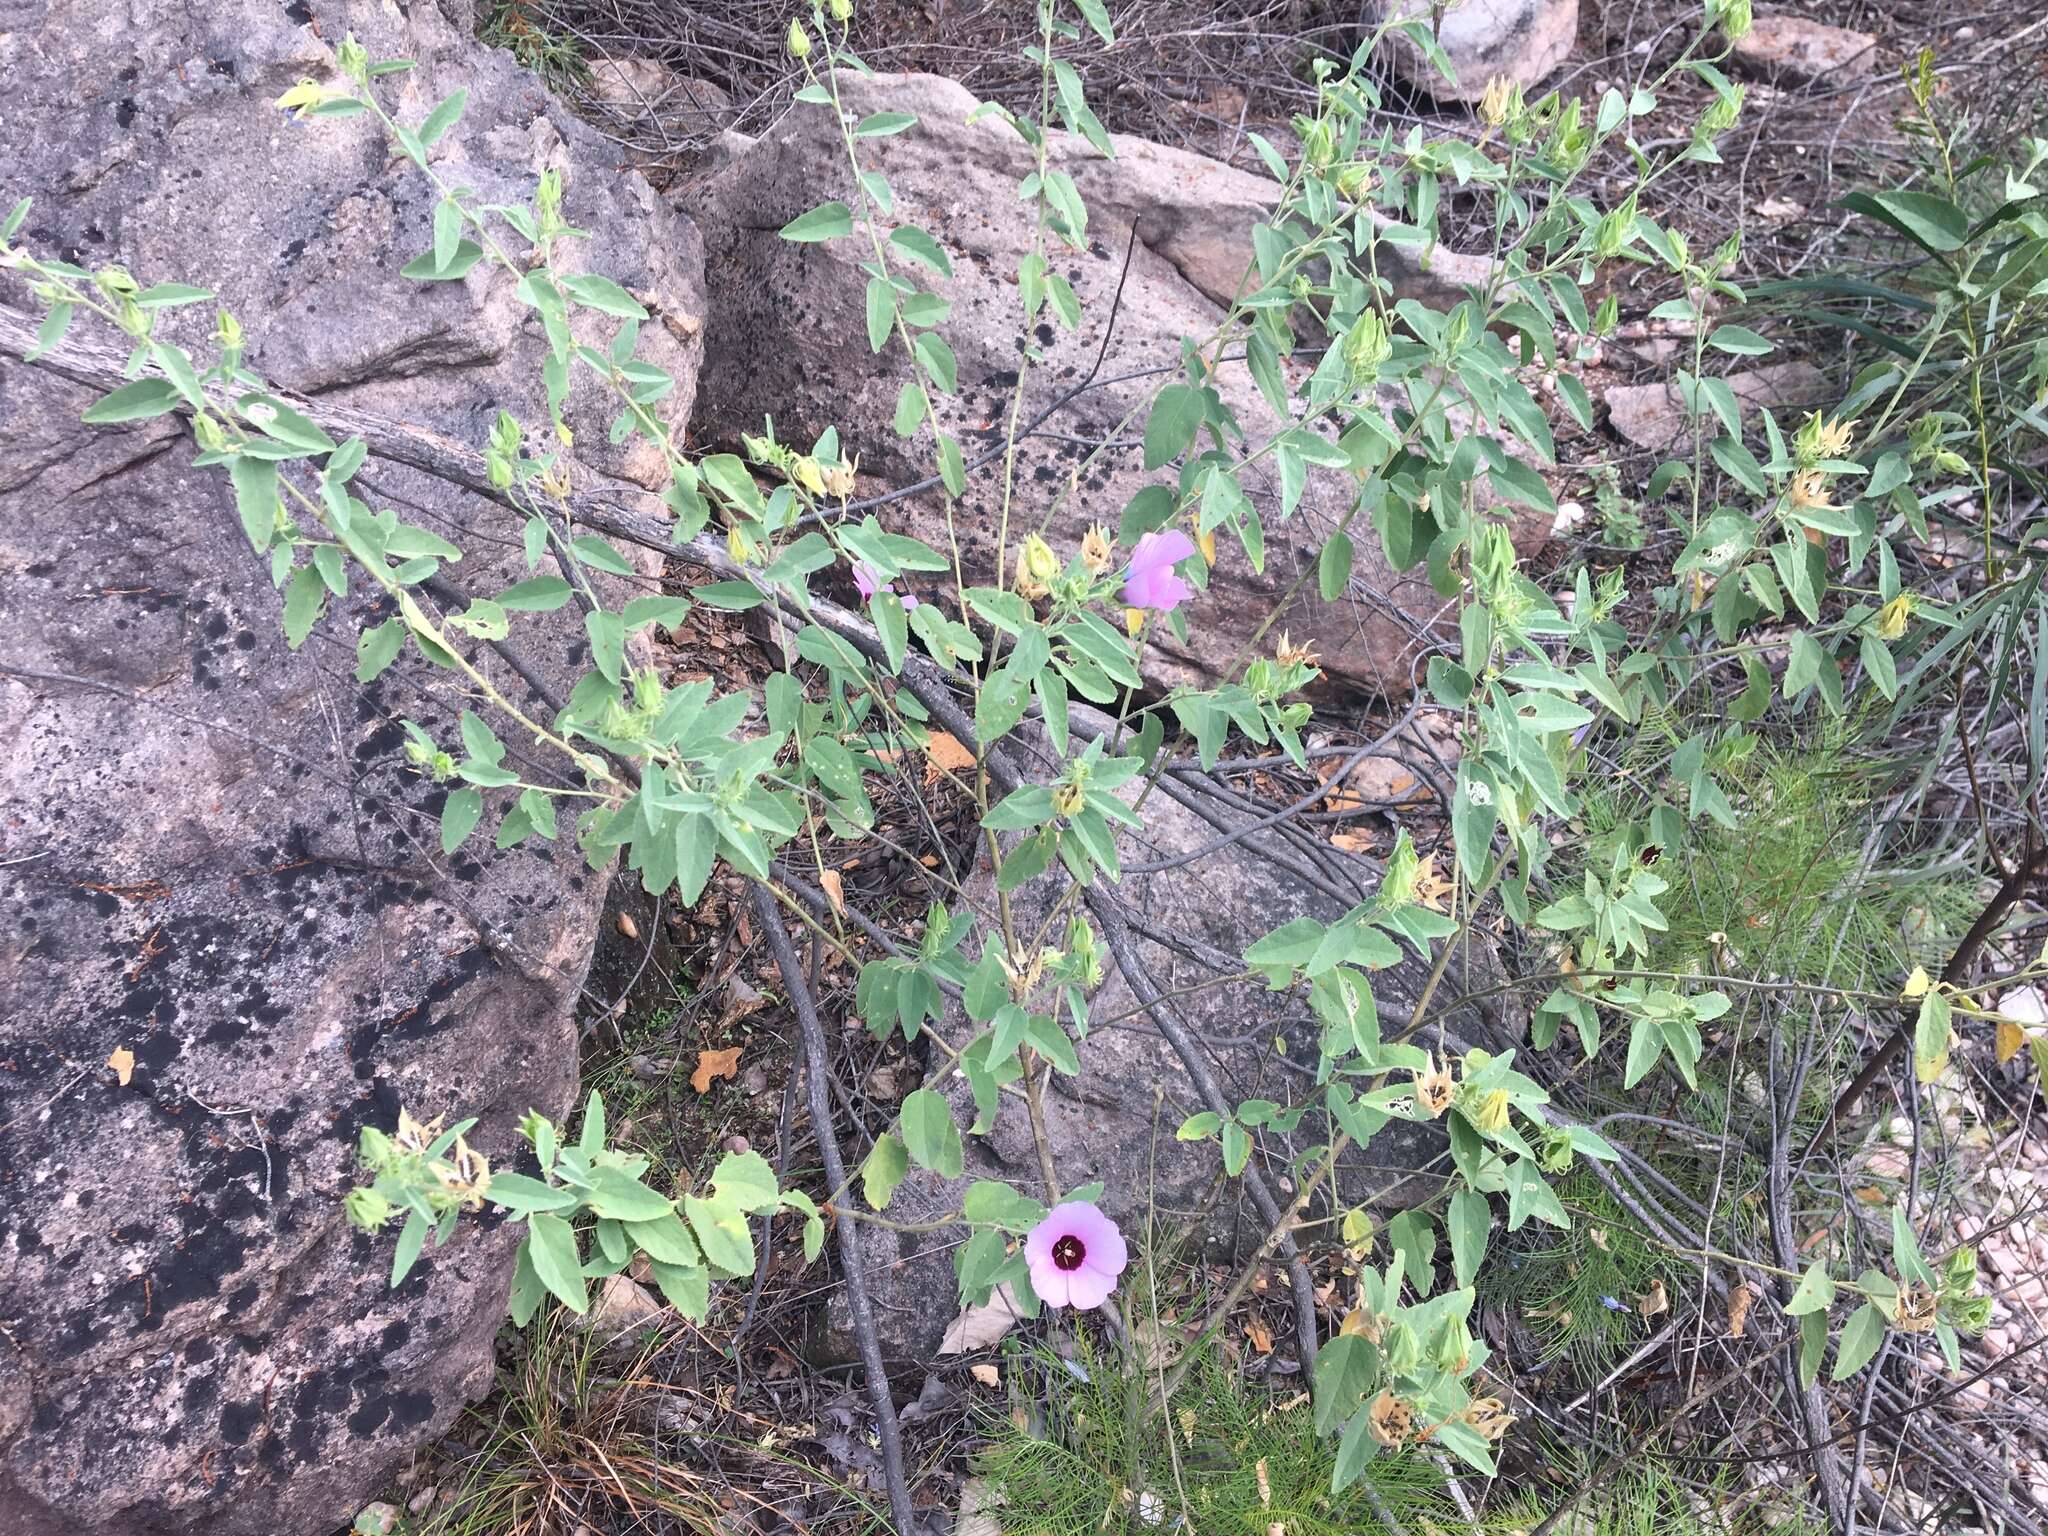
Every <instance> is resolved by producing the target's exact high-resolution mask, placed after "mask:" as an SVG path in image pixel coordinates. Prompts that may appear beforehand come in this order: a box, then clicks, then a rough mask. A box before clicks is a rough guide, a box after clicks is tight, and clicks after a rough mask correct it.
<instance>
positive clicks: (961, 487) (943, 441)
mask: <svg viewBox="0 0 2048 1536" xmlns="http://www.w3.org/2000/svg"><path fill="white" fill-rule="evenodd" d="M939 478H940V479H941V480H943V481H945V483H946V491H947V494H949V495H952V496H962V495H965V494H966V492H967V461H966V460H965V459H963V458H962V457H961V456H960V445H959V444H958V443H956V442H954V441H953V439H952V438H950V437H941V438H940V439H939Z"/></svg>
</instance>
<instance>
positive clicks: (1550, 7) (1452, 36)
mask: <svg viewBox="0 0 2048 1536" xmlns="http://www.w3.org/2000/svg"><path fill="white" fill-rule="evenodd" d="M1391 9H1392V11H1393V13H1394V15H1395V17H1396V19H1397V20H1400V21H1421V22H1425V23H1426V22H1428V20H1429V14H1430V4H1429V0H1395V3H1394V5H1393V6H1392V7H1391ZM1381 14H1382V15H1384V14H1386V11H1384V10H1383V11H1382V12H1381ZM1578 35H1579V0H1460V3H1457V4H1454V5H1452V6H1451V7H1450V8H1449V9H1448V10H1446V11H1445V12H1444V15H1443V21H1442V24H1441V26H1440V27H1439V28H1438V30H1437V33H1436V41H1437V46H1438V47H1440V48H1441V49H1443V51H1444V56H1445V57H1446V58H1448V59H1449V60H1450V63H1451V68H1452V70H1453V71H1454V72H1455V73H1456V74H1457V79H1456V81H1455V82H1453V81H1450V80H1446V79H1445V78H1444V77H1443V73H1442V72H1441V71H1440V70H1439V69H1438V68H1437V67H1436V65H1435V64H1433V63H1431V62H1430V60H1429V57H1428V56H1427V55H1426V54H1425V53H1424V52H1423V51H1422V49H1421V48H1419V47H1417V46H1416V44H1415V43H1413V42H1412V41H1410V40H1409V38H1408V37H1407V36H1406V35H1404V34H1401V33H1393V34H1390V35H1389V36H1388V37H1387V39H1386V40H1385V42H1384V43H1382V44H1381V47H1382V50H1383V56H1384V58H1385V59H1386V60H1387V62H1388V63H1390V64H1391V65H1392V66H1393V67H1394V69H1395V71H1396V72H1397V73H1398V74H1399V75H1400V76H1401V78H1402V79H1404V80H1406V81H1407V82H1408V83H1409V84H1410V85H1412V86H1414V87H1416V88H1417V89H1418V90H1421V91H1425V92H1427V93H1428V94H1429V95H1431V96H1434V97H1435V98H1436V99H1437V100H1439V101H1462V102H1476V101H1478V100H1479V98H1480V97H1481V96H1484V95H1485V94H1486V86H1487V82H1488V81H1490V80H1492V79H1493V78H1494V77H1495V76H1497V75H1499V76H1505V77H1507V78H1508V79H1510V80H1512V81H1514V82H1515V83H1516V84H1517V85H1520V86H1522V87H1524V88H1525V89H1526V88H1528V87H1531V86H1535V85H1538V84H1540V83H1541V82H1542V81H1543V80H1545V79H1546V78H1548V77H1549V75H1550V74H1551V73H1552V72H1553V71H1554V70H1556V69H1557V68H1558V66H1559V65H1561V64H1563V63H1564V61H1565V60H1566V59H1567V58H1569V57H1570V56H1571V51H1572V44H1573V42H1574V41H1575V40H1576V39H1577V37H1578Z"/></svg>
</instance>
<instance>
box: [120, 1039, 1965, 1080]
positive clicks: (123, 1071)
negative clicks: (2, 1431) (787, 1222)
mask: <svg viewBox="0 0 2048 1536" xmlns="http://www.w3.org/2000/svg"><path fill="white" fill-rule="evenodd" d="M2004 1059H2005V1058H2004V1057H2002V1056H2001V1057H2000V1058H1999V1060H2000V1061H2003V1060H2004ZM107 1065H108V1066H110V1067H112V1068H113V1069H114V1080H115V1081H116V1082H118V1083H119V1084H120V1085H121V1086H122V1087H123V1088H126V1087H127V1086H128V1080H129V1079H130V1078H131V1077H133V1076H134V1075H135V1053H134V1052H133V1051H131V1050H129V1049H128V1047H127V1046H125V1045H124V1046H122V1047H121V1048H120V1049H119V1050H117V1051H115V1052H114V1054H113V1055H111V1056H109V1057H108V1058H107Z"/></svg>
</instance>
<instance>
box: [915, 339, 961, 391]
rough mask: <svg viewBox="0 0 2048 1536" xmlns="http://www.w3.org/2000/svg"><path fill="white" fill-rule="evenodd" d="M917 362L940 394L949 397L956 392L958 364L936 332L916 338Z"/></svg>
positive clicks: (958, 382)
mask: <svg viewBox="0 0 2048 1536" xmlns="http://www.w3.org/2000/svg"><path fill="white" fill-rule="evenodd" d="M917 360H918V361H919V362H920V363H922V364H923V365H924V371H925V372H926V374H928V375H929V376H930V378H931V381H932V382H933V383H934V384H936V385H937V386H938V387H939V390H940V392H941V393H943V394H948V395H950V394H954V393H956V392H957V391H958V389H959V384H960V379H959V364H958V363H957V361H956V360H955V359H954V356H953V349H952V348H951V347H950V346H948V345H947V344H946V338H945V337H943V336H941V335H940V334H939V333H938V332H937V331H926V332H924V333H922V334H921V335H920V336H919V337H918V338H917Z"/></svg>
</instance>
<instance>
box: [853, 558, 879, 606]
mask: <svg viewBox="0 0 2048 1536" xmlns="http://www.w3.org/2000/svg"><path fill="white" fill-rule="evenodd" d="M853 584H854V586H855V588H856V589H858V590H859V592H860V596H861V601H862V602H866V601H867V600H868V599H869V598H871V597H873V596H874V595H875V594H876V593H877V592H879V591H880V590H881V589H882V573H881V572H880V571H878V570H876V569H875V568H874V567H873V566H872V565H869V564H868V563H867V561H865V560H856V561H854V562H853Z"/></svg>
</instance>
